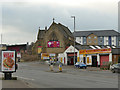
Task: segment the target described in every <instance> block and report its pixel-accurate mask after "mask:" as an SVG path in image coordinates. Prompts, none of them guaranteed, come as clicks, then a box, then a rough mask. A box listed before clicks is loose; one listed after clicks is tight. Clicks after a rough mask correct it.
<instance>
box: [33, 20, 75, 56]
mask: <svg viewBox="0 0 120 90" xmlns="http://www.w3.org/2000/svg"><path fill="white" fill-rule="evenodd" d="M73 43H74V36H73V34H72V32H71V31H70V30H69V29H68V27H66V26H64V25H62V24H61V23H58V24H57V23H56V22H54V20H53V22H52V24H51V25H50V27H49V28H47V27H45V30H41V29H40V28H39V31H38V36H37V41H36V43H35V45H34V47H33V53H35V54H38V48H40V51H39V53H55V54H56V55H58V54H59V53H63V52H64V51H65V50H66V48H67V47H69V46H70V45H73Z"/></svg>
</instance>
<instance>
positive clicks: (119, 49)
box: [112, 48, 120, 55]
mask: <svg viewBox="0 0 120 90" xmlns="http://www.w3.org/2000/svg"><path fill="white" fill-rule="evenodd" d="M112 54H119V55H120V48H114V49H112Z"/></svg>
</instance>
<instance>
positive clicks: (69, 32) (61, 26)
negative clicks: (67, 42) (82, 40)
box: [57, 23, 73, 37]
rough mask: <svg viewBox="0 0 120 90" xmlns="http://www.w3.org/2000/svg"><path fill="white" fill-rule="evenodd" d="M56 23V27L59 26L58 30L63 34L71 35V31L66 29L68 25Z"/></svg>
mask: <svg viewBox="0 0 120 90" xmlns="http://www.w3.org/2000/svg"><path fill="white" fill-rule="evenodd" d="M57 25H58V27H60V28H61V29H60V30H61V31H62V32H63V34H64V35H68V36H70V37H73V34H72V32H71V31H70V30H69V29H68V27H66V26H64V25H62V24H61V23H58V24H57Z"/></svg>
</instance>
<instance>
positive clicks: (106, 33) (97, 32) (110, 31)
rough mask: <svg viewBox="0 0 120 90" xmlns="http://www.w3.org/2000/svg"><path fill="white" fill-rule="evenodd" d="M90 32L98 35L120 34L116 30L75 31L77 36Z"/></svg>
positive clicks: (86, 34)
mask: <svg viewBox="0 0 120 90" xmlns="http://www.w3.org/2000/svg"><path fill="white" fill-rule="evenodd" d="M90 34H94V35H97V36H117V35H120V33H119V32H117V31H115V30H96V31H75V36H76V37H80V36H88V35H90ZM73 35H74V32H73Z"/></svg>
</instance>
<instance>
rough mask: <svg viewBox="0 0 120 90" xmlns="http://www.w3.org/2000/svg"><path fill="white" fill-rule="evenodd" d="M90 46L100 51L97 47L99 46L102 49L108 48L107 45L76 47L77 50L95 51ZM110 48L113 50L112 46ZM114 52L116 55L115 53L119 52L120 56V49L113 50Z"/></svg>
mask: <svg viewBox="0 0 120 90" xmlns="http://www.w3.org/2000/svg"><path fill="white" fill-rule="evenodd" d="M90 46H93V47H94V48H96V49H99V48H97V47H96V46H99V47H100V48H101V49H103V48H108V47H107V46H106V45H105V46H104V45H75V48H77V49H78V50H84V49H93V48H92V47H90ZM109 47H110V48H112V46H109ZM112 50H114V53H115V52H116V53H118V52H119V54H120V48H119V51H118V49H117V48H112Z"/></svg>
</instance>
